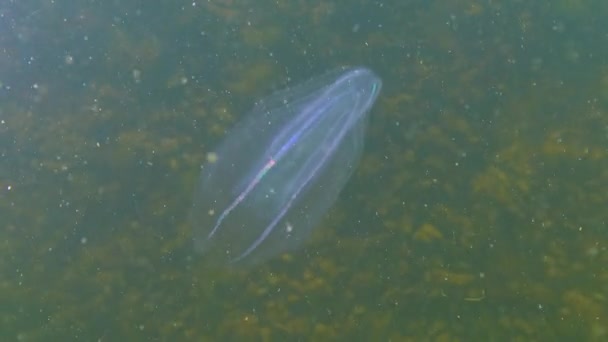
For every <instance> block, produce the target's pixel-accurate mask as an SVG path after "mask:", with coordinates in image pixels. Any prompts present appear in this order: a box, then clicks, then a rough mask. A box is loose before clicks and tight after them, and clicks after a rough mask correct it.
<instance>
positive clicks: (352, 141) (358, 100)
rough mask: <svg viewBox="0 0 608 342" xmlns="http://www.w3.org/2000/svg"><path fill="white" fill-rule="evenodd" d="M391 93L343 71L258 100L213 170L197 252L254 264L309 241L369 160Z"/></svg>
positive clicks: (196, 220) (205, 172)
mask: <svg viewBox="0 0 608 342" xmlns="http://www.w3.org/2000/svg"><path fill="white" fill-rule="evenodd" d="M381 87H382V82H381V80H380V78H378V76H376V75H375V74H374V73H373V72H372V71H371V70H369V69H366V68H341V69H338V70H334V71H332V72H329V73H327V74H324V75H321V76H319V77H316V78H313V79H311V80H309V81H306V82H304V83H302V84H299V85H296V86H295V87H292V88H288V89H286V90H283V91H280V92H277V93H275V94H273V95H271V96H269V97H267V98H264V99H262V100H260V101H258V102H257V103H256V105H255V106H254V108H253V110H252V111H251V112H250V113H249V114H248V115H247V116H246V117H245V118H244V120H243V121H241V122H239V123H238V124H237V125H236V126H235V127H234V128H233V129H232V130H231V131H230V132H229V134H228V135H227V136H226V138H225V140H224V141H223V142H222V143H221V144H220V145H219V147H218V148H217V149H216V150H215V152H214V153H212V154H210V156H212V157H211V158H208V159H209V160H208V162H207V163H206V164H205V165H204V166H203V169H202V173H201V176H200V183H199V186H198V188H197V189H196V194H195V198H194V204H193V208H192V224H193V229H194V242H195V248H196V250H197V251H199V252H201V253H203V255H204V256H205V258H207V259H208V260H209V261H210V262H212V263H214V264H232V265H252V264H257V263H259V262H262V261H265V260H267V259H269V258H271V257H273V256H276V255H278V254H280V253H283V252H286V251H289V250H293V249H295V248H297V247H299V246H300V245H301V244H302V243H303V242H304V241H306V239H307V238H308V237H309V235H310V233H311V231H312V229H313V228H314V227H315V225H317V224H318V223H319V221H320V219H321V218H322V217H323V215H324V214H325V213H326V212H327V210H328V209H329V208H330V207H331V205H332V204H333V203H334V201H335V200H336V199H337V197H338V194H339V193H340V191H341V190H342V188H343V187H344V185H345V184H346V182H347V180H348V178H349V177H350V176H351V174H352V172H353V170H354V169H355V167H356V166H357V163H358V162H359V159H360V156H361V151H362V147H363V140H364V136H365V130H366V125H367V121H368V120H367V117H368V115H367V113H368V112H369V110H370V109H371V107H372V105H373V104H374V102H375V101H376V98H377V97H378V94H379V92H380V89H381Z"/></svg>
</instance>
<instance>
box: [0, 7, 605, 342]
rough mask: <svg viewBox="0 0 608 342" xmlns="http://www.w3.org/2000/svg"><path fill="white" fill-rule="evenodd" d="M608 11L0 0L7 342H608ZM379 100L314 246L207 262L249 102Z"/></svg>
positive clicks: (0, 226)
mask: <svg viewBox="0 0 608 342" xmlns="http://www.w3.org/2000/svg"><path fill="white" fill-rule="evenodd" d="M607 16H608V3H605V2H603V1H593V0H589V1H580V0H579V1H574V0H561V1H538V2H534V3H531V2H512V1H511V2H509V1H502V2H501V1H498V2H496V1H492V2H487V1H459V0H450V1H447V2H432V1H431V2H428V1H413V2H412V1H410V2H403V1H384V2H376V1H363V0H358V1H348V2H346V1H335V2H322V1H266V0H262V1H234V0H233V1H231V0H218V1H201V2H188V3H185V2H184V3H175V2H167V3H159V4H157V5H155V6H151V5H148V4H146V5H143V4H142V3H141V2H138V1H122V2H116V3H106V2H101V3H98V2H93V3H91V2H87V3H80V4H75V3H71V2H58V1H53V2H52V1H46V0H39V1H31V2H28V3H24V2H17V1H6V2H3V3H2V4H0V339H1V340H6V341H16V340H19V341H51V340H52V341H55V340H58V341H59V340H61V341H337V340H345V341H430V340H433V341H434V340H437V341H513V340H520V341H531V340H534V341H557V340H563V341H572V340H575V339H576V340H587V341H603V340H606V339H608V328H606V327H608V309H607V308H608V288H607V287H606V283H607V281H608V270H607V268H606V265H607V264H608V250H607V246H608V230H607V227H606V222H607V221H608V214H607V212H606V210H605V207H606V203H608V171H605V170H608V147H607V146H608V64H606V61H607V60H608V59H607V57H608V48H607V46H608V26H606V25H605V18H606V17H607ZM342 65H366V66H369V67H370V68H372V69H373V70H375V71H376V72H377V73H378V74H379V75H380V76H381V77H382V79H383V82H384V87H383V91H382V94H381V97H380V98H379V99H378V103H377V104H376V106H375V108H374V111H373V115H372V117H371V120H370V125H369V132H368V137H367V140H366V147H365V151H364V155H363V161H362V163H361V165H360V167H359V168H358V170H357V171H356V173H355V175H354V176H353V179H352V180H351V181H350V182H349V183H348V185H347V186H346V189H345V191H344V192H343V193H342V195H341V197H340V199H339V200H338V202H337V204H336V205H335V206H334V207H333V208H332V210H331V212H330V213H329V215H328V217H327V218H326V219H325V220H324V221H323V223H322V224H321V226H320V227H318V229H316V230H315V236H314V237H313V239H312V241H311V242H310V243H308V244H306V245H305V248H303V249H302V250H299V251H297V252H294V253H290V254H285V255H282V256H281V257H278V258H275V259H273V260H272V261H270V262H268V263H264V264H263V265H261V266H259V267H256V268H255V269H253V270H227V269H221V268H216V269H209V268H208V267H204V261H203V260H201V256H199V255H197V254H195V253H194V250H193V245H192V234H191V233H192V228H191V227H190V226H189V220H188V215H189V213H188V212H189V208H190V205H191V201H192V196H193V191H194V189H195V184H196V182H197V178H198V175H199V172H200V165H201V164H202V163H203V162H204V160H205V157H206V153H208V152H209V151H210V150H211V148H212V147H213V146H214V145H215V144H217V143H218V142H219V141H220V140H221V138H222V137H223V136H224V134H225V133H226V131H227V130H228V129H229V128H230V127H231V126H232V125H233V124H234V122H236V121H238V120H239V119H240V118H241V117H242V115H244V114H245V113H246V112H247V110H248V109H249V107H250V106H251V104H252V103H253V102H254V101H255V100H256V99H258V98H260V97H263V96H264V95H267V94H269V93H272V91H274V90H277V89H280V88H282V87H284V86H285V85H286V84H290V82H297V81H301V80H305V79H307V78H309V77H310V76H312V75H315V74H318V73H320V72H323V71H325V70H329V69H332V68H335V67H337V66H342Z"/></svg>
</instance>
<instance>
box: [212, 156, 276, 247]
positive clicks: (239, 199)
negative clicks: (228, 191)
mask: <svg viewBox="0 0 608 342" xmlns="http://www.w3.org/2000/svg"><path fill="white" fill-rule="evenodd" d="M275 164H276V161H275V160H274V159H273V158H270V160H269V161H268V163H266V165H264V167H263V168H262V169H261V170H260V172H258V174H257V175H255V178H253V181H252V182H251V183H249V185H248V186H247V187H246V188H245V190H243V192H241V193H240V194H239V195H238V196H237V197H236V199H235V200H234V201H233V202H232V203H231V204H230V206H228V208H226V209H225V210H224V211H223V212H222V214H221V215H220V216H219V217H218V218H217V223H216V224H215V226H214V227H213V229H212V230H211V233H209V235H207V239H210V238H211V237H212V236H213V234H215V232H216V231H217V229H218V228H219V227H220V225H221V224H222V221H224V219H225V218H226V216H228V214H230V212H231V211H232V210H233V209H234V208H236V206H237V205H239V203H241V202H242V201H243V199H244V198H245V196H247V195H248V194H249V193H250V192H251V190H253V188H255V186H256V185H257V184H258V183H259V182H260V180H261V179H262V177H264V175H265V174H266V173H268V170H270V169H272V167H273V166H274V165H275Z"/></svg>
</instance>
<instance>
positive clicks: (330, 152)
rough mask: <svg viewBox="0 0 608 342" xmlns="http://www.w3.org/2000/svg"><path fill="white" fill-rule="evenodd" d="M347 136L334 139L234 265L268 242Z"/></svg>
mask: <svg viewBox="0 0 608 342" xmlns="http://www.w3.org/2000/svg"><path fill="white" fill-rule="evenodd" d="M353 127H354V126H353ZM345 134H346V132H342V134H341V136H340V137H338V139H334V140H333V141H334V143H333V144H332V145H331V146H330V148H329V149H328V153H325V154H324V155H323V157H322V158H321V161H320V162H318V163H317V166H316V167H315V168H314V170H312V172H310V174H309V176H308V177H306V180H305V181H304V182H303V183H302V185H301V186H300V187H299V188H298V189H296V191H295V192H294V193H293V195H291V198H290V199H289V201H287V203H286V204H285V205H284V206H283V207H282V208H281V211H279V213H278V215H277V216H276V217H275V218H274V219H273V220H272V222H270V224H269V225H268V226H267V227H266V228H265V229H264V231H263V232H262V234H260V236H258V238H257V239H255V241H254V242H253V243H252V244H251V245H249V247H248V248H247V249H246V250H245V251H244V252H243V253H241V255H239V256H238V257H236V258H234V259H232V261H231V262H232V263H234V262H238V261H239V260H241V259H243V258H245V257H247V256H248V255H249V254H251V253H252V252H253V251H254V250H255V249H256V248H258V247H259V246H260V244H262V242H264V240H266V238H267V237H268V235H270V233H271V232H272V231H273V230H274V228H275V227H276V225H277V224H278V223H279V221H280V220H281V219H282V218H283V216H285V214H286V213H287V211H288V210H289V208H291V205H292V203H293V201H294V200H295V199H296V198H297V197H298V195H299V194H300V192H302V190H304V188H306V185H307V184H308V183H310V181H311V180H312V179H313V178H314V177H315V176H316V174H317V172H318V171H319V169H320V168H321V167H322V166H323V165H325V163H326V161H327V159H328V158H329V156H331V155H333V152H334V151H335V150H336V147H337V145H338V143H336V142H340V141H341V140H342V138H343V137H344V135H345ZM294 229H297V228H295V227H294Z"/></svg>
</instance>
